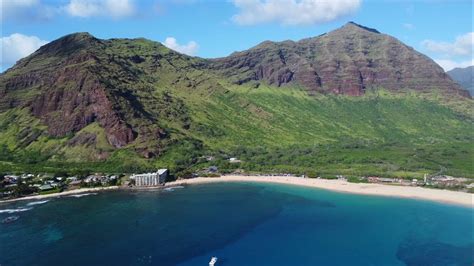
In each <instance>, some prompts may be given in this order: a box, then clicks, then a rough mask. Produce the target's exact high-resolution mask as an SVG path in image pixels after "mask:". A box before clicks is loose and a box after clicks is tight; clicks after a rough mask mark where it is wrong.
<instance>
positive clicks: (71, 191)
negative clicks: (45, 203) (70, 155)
mask: <svg viewBox="0 0 474 266" xmlns="http://www.w3.org/2000/svg"><path fill="white" fill-rule="evenodd" d="M118 188H119V187H118V186H111V187H94V188H79V189H74V190H68V191H63V192H59V193H51V194H46V195H35V196H27V197H22V198H16V199H9V200H0V203H3V202H13V201H20V200H38V199H45V198H55V197H61V196H67V195H74V194H80V193H86V192H87V193H90V192H98V191H104V190H113V189H118Z"/></svg>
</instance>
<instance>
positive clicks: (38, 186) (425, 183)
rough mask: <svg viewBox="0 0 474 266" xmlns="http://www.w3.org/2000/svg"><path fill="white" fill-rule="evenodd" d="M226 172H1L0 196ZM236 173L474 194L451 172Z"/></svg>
mask: <svg viewBox="0 0 474 266" xmlns="http://www.w3.org/2000/svg"><path fill="white" fill-rule="evenodd" d="M229 162H231V163H238V162H240V160H238V159H237V158H230V159H229ZM222 175H223V174H222V173H221V172H220V171H219V168H218V167H217V166H214V165H211V166H208V167H205V168H201V169H198V170H196V171H194V172H192V173H191V174H190V175H189V176H187V177H185V178H184V177H175V176H174V175H172V174H171V173H170V171H169V170H168V169H158V170H155V171H151V172H148V173H138V174H125V173H120V174H117V173H114V174H106V173H94V174H90V175H85V176H66V175H64V176H63V175H61V176H59V175H52V174H31V173H22V174H3V175H0V199H1V200H12V199H16V198H22V197H28V196H36V195H49V194H52V195H53V194H56V193H64V192H72V193H73V192H74V191H78V190H79V189H81V191H84V190H85V189H86V190H87V189H96V188H97V189H98V188H107V187H116V188H123V189H139V188H146V187H161V186H164V184H165V183H167V182H172V181H175V180H190V179H193V178H198V177H204V178H217V177H221V176H222ZM228 175H233V176H241V177H242V178H245V177H246V176H256V177H274V176H279V177H287V178H294V179H295V180H301V179H321V180H338V181H342V182H347V183H372V184H383V185H391V186H401V187H403V186H405V187H425V188H435V189H445V190H453V191H462V192H469V193H474V182H473V180H472V179H469V178H461V177H452V176H448V175H439V174H438V175H432V176H430V175H427V174H425V175H424V177H423V178H422V179H416V178H412V179H407V178H389V177H379V176H362V177H355V176H344V175H334V176H326V177H324V176H314V175H294V174H291V173H275V174H262V173H245V172H244V171H242V170H235V171H234V172H232V173H230V174H228Z"/></svg>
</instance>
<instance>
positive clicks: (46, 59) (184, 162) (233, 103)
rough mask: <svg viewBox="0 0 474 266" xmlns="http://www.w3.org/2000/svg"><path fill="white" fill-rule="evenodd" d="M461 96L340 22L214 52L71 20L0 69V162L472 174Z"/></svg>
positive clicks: (377, 38)
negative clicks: (97, 32)
mask: <svg viewBox="0 0 474 266" xmlns="http://www.w3.org/2000/svg"><path fill="white" fill-rule="evenodd" d="M472 104H473V102H472V99H471V98H470V97H469V96H468V95H467V92H466V91H465V90H463V89H461V88H460V87H459V85H457V84H456V83H455V82H453V81H452V80H451V78H449V76H447V75H446V74H445V73H444V72H443V70H442V69H441V68H440V67H439V66H438V65H436V64H435V63H434V62H433V61H432V60H430V59H429V58H428V57H426V56H424V55H422V54H420V53H418V52H416V51H415V50H413V49H412V48H410V47H408V46H406V45H404V44H403V43H401V42H399V41H398V40H396V39H395V38H393V37H390V36H388V35H384V34H381V33H379V32H378V31H376V30H373V29H370V28H366V27H363V26H360V25H358V24H355V23H352V22H351V23H348V24H346V25H345V26H344V27H342V28H340V29H337V30H335V31H333V32H330V33H327V34H324V35H322V36H318V37H315V38H310V39H305V40H301V41H298V42H293V41H285V42H280V43H275V42H268V41H267V42H264V43H262V44H260V45H258V46H256V47H254V48H251V49H249V50H247V51H243V52H237V53H234V54H232V55H230V56H228V57H225V58H218V59H203V58H197V57H189V56H186V55H183V54H180V53H177V52H174V51H172V50H170V49H168V48H166V47H165V46H163V45H161V44H160V43H157V42H153V41H149V40H146V39H110V40H101V39H97V38H95V37H93V36H91V35H90V34H87V33H76V34H71V35H67V36H65V37H62V38H60V39H58V40H56V41H53V42H51V43H49V44H47V45H45V46H43V47H41V48H40V49H39V50H38V51H36V52H35V53H33V54H32V55H30V56H28V57H26V58H24V59H22V60H20V61H19V62H18V63H17V64H16V65H15V66H14V67H12V68H11V69H9V70H8V71H6V72H5V73H3V74H1V76H0V171H19V170H28V171H68V172H71V173H73V172H77V171H83V170H90V171H109V172H134V171H143V170H147V169H153V168H156V167H167V168H170V169H171V170H172V171H173V172H174V173H176V175H177V176H186V175H187V174H188V172H189V171H190V170H193V169H200V168H202V167H205V166H209V165H217V166H219V167H220V169H221V170H222V171H227V170H232V169H235V168H241V169H244V170H247V171H262V172H292V173H312V174H315V173H317V174H320V175H333V174H347V175H369V174H374V175H376V174H377V175H385V176H404V177H413V176H421V175H423V174H424V173H431V172H437V171H439V169H443V170H444V171H445V172H446V173H448V174H451V175H456V176H468V177H474V171H473V170H474V167H473V164H472V159H473V157H472V156H473V153H474V152H473V149H472V146H471V143H472V140H473V134H472V132H473V131H472V122H473V118H474V114H473V112H472ZM211 155H212V156H213V157H215V160H213V161H207V160H206V157H207V156H211ZM229 156H231V157H238V158H239V159H241V160H242V161H243V162H242V163H240V164H231V163H229V162H227V161H226V160H225V159H226V158H227V157H229Z"/></svg>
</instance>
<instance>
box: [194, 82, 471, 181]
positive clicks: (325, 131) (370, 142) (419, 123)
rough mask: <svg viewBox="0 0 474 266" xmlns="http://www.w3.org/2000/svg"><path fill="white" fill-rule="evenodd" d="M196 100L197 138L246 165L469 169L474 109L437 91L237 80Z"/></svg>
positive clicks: (408, 172) (357, 170)
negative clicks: (307, 87) (444, 100)
mask: <svg viewBox="0 0 474 266" xmlns="http://www.w3.org/2000/svg"><path fill="white" fill-rule="evenodd" d="M190 98H191V96H188V100H187V102H193V99H190ZM426 98H428V99H433V100H427V99H426ZM194 103H195V104H194V105H192V106H193V108H192V109H193V117H194V120H195V122H197V123H198V124H200V125H205V126H201V127H199V128H197V129H194V137H195V138H197V139H200V140H202V141H203V143H204V144H205V146H206V147H209V149H210V150H219V149H220V150H222V149H223V150H224V151H226V152H227V153H228V154H230V155H234V156H239V157H241V158H242V159H244V160H245V161H246V163H244V164H243V168H246V169H248V170H257V171H292V172H305V171H309V170H314V171H317V172H320V173H326V174H334V173H345V174H360V175H362V174H383V175H400V176H421V175H422V174H423V173H433V172H436V171H438V170H439V169H440V167H443V168H446V169H447V173H449V174H453V175H462V176H472V175H473V174H472V173H473V170H474V167H473V165H472V163H471V162H472V159H473V150H472V145H471V143H472V138H473V133H472V132H473V131H472V129H473V128H472V118H471V117H472V114H469V113H466V112H460V111H453V110H452V109H451V108H448V107H445V106H443V105H440V104H439V103H438V102H437V101H436V95H419V94H415V93H407V94H405V95H393V94H389V93H386V92H384V91H379V92H378V93H368V94H367V95H366V96H364V97H347V96H318V97H316V99H315V98H313V97H309V96H308V95H306V93H305V92H304V91H303V90H299V89H297V88H270V87H260V88H258V89H249V88H245V87H234V88H232V89H231V92H229V93H223V94H220V93H216V94H215V95H213V96H212V97H209V98H208V99H207V100H206V102H205V103H203V102H199V101H194ZM450 104H453V103H450ZM471 104H472V102H471V101H469V100H468V101H466V100H461V101H460V102H458V104H457V109H459V110H468V106H470V105H471ZM203 105H205V108H203ZM195 124H196V123H195ZM199 129H200V130H199ZM210 135H213V137H212V138H210V137H209V136H210Z"/></svg>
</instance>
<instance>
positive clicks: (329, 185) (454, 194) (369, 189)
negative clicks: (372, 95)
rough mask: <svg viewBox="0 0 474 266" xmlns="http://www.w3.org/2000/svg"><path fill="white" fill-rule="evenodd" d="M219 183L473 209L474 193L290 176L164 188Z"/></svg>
mask: <svg viewBox="0 0 474 266" xmlns="http://www.w3.org/2000/svg"><path fill="white" fill-rule="evenodd" d="M218 182H258V183H278V184H286V185H296V186H305V187H313V188H320V189H325V190H332V191H337V192H342V193H351V194H362V195H373V196H385V197H397V198H410V199H420V200H429V201H436V202H441V203H447V204H453V205H460V206H464V207H469V208H474V194H470V193H466V192H459V191H451V190H441V189H429V188H422V187H407V186H394V185H383V184H373V183H372V184H371V183H349V182H347V181H343V180H327V179H315V178H298V177H289V176H237V175H226V176H222V177H197V178H192V179H183V180H176V181H173V182H169V183H166V186H165V187H170V186H179V185H194V184H207V183H218Z"/></svg>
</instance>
